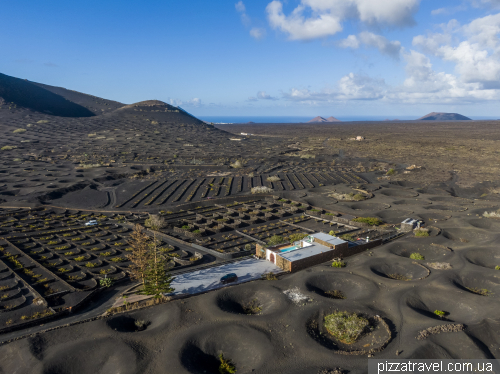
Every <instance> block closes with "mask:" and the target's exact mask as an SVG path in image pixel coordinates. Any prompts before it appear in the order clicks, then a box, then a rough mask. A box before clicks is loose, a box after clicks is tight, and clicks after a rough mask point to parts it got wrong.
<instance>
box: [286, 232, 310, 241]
mask: <svg viewBox="0 0 500 374" xmlns="http://www.w3.org/2000/svg"><path fill="white" fill-rule="evenodd" d="M306 236H308V234H304V233H297V234H292V235H290V236H289V237H288V241H289V242H297V241H299V240H302V239H304V238H305V237H306Z"/></svg>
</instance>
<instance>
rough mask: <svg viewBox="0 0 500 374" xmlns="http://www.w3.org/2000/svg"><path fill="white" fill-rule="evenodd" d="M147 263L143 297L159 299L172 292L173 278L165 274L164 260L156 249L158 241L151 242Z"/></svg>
mask: <svg viewBox="0 0 500 374" xmlns="http://www.w3.org/2000/svg"><path fill="white" fill-rule="evenodd" d="M149 251H150V253H149V255H150V257H149V261H148V265H147V270H146V276H145V284H144V289H143V292H142V293H143V294H144V295H154V297H155V298H156V299H159V298H161V297H162V296H163V294H165V293H169V292H172V291H174V289H173V288H172V287H170V283H171V282H172V281H173V277H172V276H171V275H170V274H168V273H167V270H166V268H165V263H166V259H165V257H164V256H163V254H162V253H161V252H160V251H159V249H158V241H157V240H153V242H152V243H150V248H149Z"/></svg>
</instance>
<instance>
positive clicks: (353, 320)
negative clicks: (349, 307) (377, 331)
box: [323, 312, 370, 344]
mask: <svg viewBox="0 0 500 374" xmlns="http://www.w3.org/2000/svg"><path fill="white" fill-rule="evenodd" d="M323 324H324V326H325V328H326V330H327V331H328V332H329V333H330V334H332V335H333V336H334V337H335V338H337V339H338V340H340V341H341V342H342V343H345V344H352V343H355V342H356V341H357V340H358V339H359V337H360V336H361V335H362V334H363V332H364V331H365V329H366V328H367V327H368V326H369V324H370V323H369V322H368V320H367V319H366V318H364V317H361V316H358V315H357V314H356V313H348V312H335V313H332V314H328V315H326V316H325V318H324V322H323Z"/></svg>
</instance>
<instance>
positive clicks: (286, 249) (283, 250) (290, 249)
mask: <svg viewBox="0 0 500 374" xmlns="http://www.w3.org/2000/svg"><path fill="white" fill-rule="evenodd" d="M298 248H299V247H297V246H296V245H294V246H293V247H288V248H285V249H281V250H280V253H283V252H289V251H293V250H295V249H298Z"/></svg>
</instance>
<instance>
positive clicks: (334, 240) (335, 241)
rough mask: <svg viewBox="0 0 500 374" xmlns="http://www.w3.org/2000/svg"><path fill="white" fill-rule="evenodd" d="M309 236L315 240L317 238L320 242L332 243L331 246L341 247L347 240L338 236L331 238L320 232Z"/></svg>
mask: <svg viewBox="0 0 500 374" xmlns="http://www.w3.org/2000/svg"><path fill="white" fill-rule="evenodd" d="M309 236H312V237H313V238H317V239H319V240H323V241H324V242H327V243H330V244H331V245H339V244H342V243H345V242H346V241H345V240H342V239H340V238H337V237H336V236H331V235H328V234H325V233H323V232H318V233H315V234H311V235H309Z"/></svg>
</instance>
